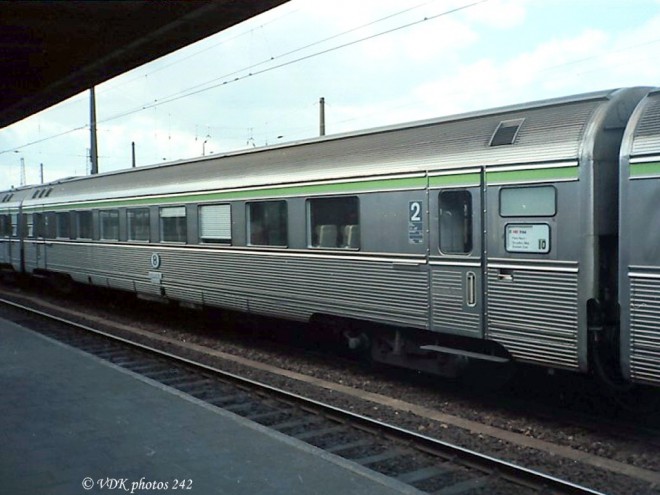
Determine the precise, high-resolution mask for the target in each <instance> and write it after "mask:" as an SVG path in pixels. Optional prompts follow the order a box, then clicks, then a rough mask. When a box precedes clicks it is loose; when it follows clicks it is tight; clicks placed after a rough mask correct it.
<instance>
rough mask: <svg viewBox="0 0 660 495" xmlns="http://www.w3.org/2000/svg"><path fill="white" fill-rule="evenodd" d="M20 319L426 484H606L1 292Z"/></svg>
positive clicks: (526, 488)
mask: <svg viewBox="0 0 660 495" xmlns="http://www.w3.org/2000/svg"><path fill="white" fill-rule="evenodd" d="M0 304H3V305H5V306H8V307H11V308H13V309H15V310H19V311H21V312H22V314H23V315H25V316H24V317H22V318H20V317H19V318H18V319H19V320H21V321H19V323H22V324H24V325H26V326H29V327H31V328H33V327H34V326H35V318H39V319H46V320H47V321H48V322H50V323H49V324H46V325H44V321H43V320H41V321H40V324H39V328H38V331H39V332H40V333H43V334H46V335H47V336H49V337H51V338H54V339H56V340H59V341H62V342H65V343H67V344H69V345H71V346H74V347H77V348H79V349H81V350H83V351H85V352H88V353H90V354H93V355H95V356H97V357H99V358H101V359H104V360H106V361H109V362H111V363H113V364H115V365H117V366H121V367H123V368H125V369H128V370H130V371H132V372H134V373H137V374H139V375H142V376H144V377H147V378H149V379H152V380H156V381H158V382H160V383H163V384H165V385H167V386H170V387H173V388H175V389H177V390H179V391H181V392H183V393H186V394H189V395H190V396H192V397H195V398H196V399H199V400H202V401H205V402H207V403H209V404H212V405H214V406H217V407H220V408H222V409H225V410H228V411H231V412H233V413H235V414H238V415H240V416H242V417H245V418H247V419H249V420H252V421H255V422H257V423H260V424H262V425H264V426H267V427H269V428H272V429H274V430H277V431H280V432H281V433H283V434H286V435H289V436H292V437H295V438H297V439H299V440H302V441H305V442H307V443H309V444H311V445H314V446H316V447H318V448H321V449H323V450H326V451H327V452H330V453H332V454H335V455H338V456H341V457H344V458H346V459H349V460H352V461H354V462H356V463H358V464H361V465H363V466H366V467H368V468H370V469H373V470H375V471H378V472H380V473H382V474H385V475H388V476H391V477H393V478H396V479H398V480H399V481H401V482H404V483H407V484H409V485H411V487H414V488H416V489H418V490H420V491H422V492H428V493H437V494H445V495H448V494H453V493H488V494H497V493H503V494H504V493H507V494H508V493H530V494H531V493H543V494H581V495H586V494H591V495H595V494H598V493H601V492H598V491H595V490H592V489H589V488H586V487H582V486H579V485H576V484H574V483H570V482H568V481H565V480H562V479H559V478H556V477H552V476H548V475H546V474H544V473H540V472H537V471H534V470H530V469H526V468H523V467H520V466H517V465H515V464H512V463H509V462H506V461H503V460H500V459H497V458H494V457H491V456H486V455H483V454H480V453H477V452H474V451H471V450H468V449H465V448H462V447H459V446H456V445H452V444H450V443H447V442H443V441H440V440H437V439H435V438H431V437H429V436H425V435H421V434H419V433H416V432H412V431H408V430H406V429H403V428H400V427H397V426H393V425H390V424H387V423H385V422H382V421H377V420H375V419H372V418H368V417H365V416H362V415H358V414H355V413H353V412H351V411H348V410H344V409H341V408H338V407H335V406H332V405H329V404H325V403H323V402H320V401H318V400H311V399H308V398H305V397H303V396H300V395H297V394H292V393H290V392H288V391H286V390H283V389H280V388H276V387H273V386H270V385H266V384H262V383H259V382H257V381H254V380H251V379H247V378H244V377H241V376H238V375H236V374H233V373H228V372H226V371H223V370H220V369H217V368H213V367H210V366H207V365H204V364H201V363H197V362H194V361H191V360H189V359H186V358H183V357H180V356H177V355H175V354H172V353H169V352H165V351H163V350H160V349H156V348H153V347H150V346H147V345H144V344H140V343H136V342H132V341H130V340H127V339H124V338H121V337H117V336H114V335H111V334H109V333H106V332H104V331H101V330H98V329H94V328H92V327H89V326H86V325H82V324H80V323H77V322H73V321H70V320H67V319H65V318H62V317H59V316H55V315H52V314H49V313H46V312H44V311H41V310H36V309H34V308H30V307H28V306H25V305H23V304H19V303H16V302H14V301H9V300H5V299H0Z"/></svg>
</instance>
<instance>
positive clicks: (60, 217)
mask: <svg viewBox="0 0 660 495" xmlns="http://www.w3.org/2000/svg"><path fill="white" fill-rule="evenodd" d="M56 220H57V237H58V238H61V239H70V238H71V215H70V214H69V212H68V211H67V212H61V213H56Z"/></svg>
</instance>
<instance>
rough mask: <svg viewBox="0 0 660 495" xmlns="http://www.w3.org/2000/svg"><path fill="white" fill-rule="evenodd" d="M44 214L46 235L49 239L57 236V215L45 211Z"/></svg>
mask: <svg viewBox="0 0 660 495" xmlns="http://www.w3.org/2000/svg"><path fill="white" fill-rule="evenodd" d="M44 216H45V222H44V233H45V236H44V237H46V238H48V239H54V238H55V237H57V217H56V215H55V213H53V212H49V213H44Z"/></svg>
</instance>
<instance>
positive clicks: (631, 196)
mask: <svg viewBox="0 0 660 495" xmlns="http://www.w3.org/2000/svg"><path fill="white" fill-rule="evenodd" d="M620 187H621V196H620V205H621V208H620V235H619V246H620V247H619V251H620V253H621V254H620V263H619V290H620V301H621V337H620V347H621V361H622V365H623V373H624V375H625V377H626V378H627V379H629V380H634V381H644V382H649V383H653V384H655V385H660V90H658V91H654V92H652V93H650V94H649V95H648V96H647V97H646V98H645V99H644V100H643V101H642V103H641V104H640V105H639V106H638V108H637V109H636V110H635V113H634V115H633V116H632V118H631V120H630V125H629V126H628V129H627V131H626V135H625V137H624V140H623V145H622V147H621V182H620Z"/></svg>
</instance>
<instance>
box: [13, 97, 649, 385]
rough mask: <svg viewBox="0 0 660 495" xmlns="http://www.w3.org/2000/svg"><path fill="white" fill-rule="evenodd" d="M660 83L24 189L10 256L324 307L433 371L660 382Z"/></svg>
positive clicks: (72, 273)
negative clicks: (491, 366) (515, 365)
mask: <svg viewBox="0 0 660 495" xmlns="http://www.w3.org/2000/svg"><path fill="white" fill-rule="evenodd" d="M648 93H649V88H626V89H620V90H613V91H603V92H597V93H590V94H586V95H579V96H574V97H568V98H561V99H553V100H547V101H542V102H536V103H532V104H525V105H516V106H510V107H506V108H499V109H495V110H488V111H483V112H474V113H469V114H464V115H459V116H452V117H447V118H440V119H434V120H427V121H422V122H415V123H411V124H405V125H400V126H394V127H387V128H381V129H376V130H369V131H363V132H356V133H351V134H344V135H336V136H327V137H322V138H318V139H312V140H308V141H303V142H298V143H292V144H282V145H277V146H270V147H265V148H256V149H253V150H249V151H241V152H235V153H227V154H225V155H222V156H213V157H205V158H200V159H196V160H191V161H181V162H175V163H168V164H163V165H158V166H152V167H140V168H137V169H129V170H125V171H119V172H111V173H105V174H101V175H97V176H92V177H82V178H70V179H64V180H59V181H56V182H52V183H49V184H44V185H39V186H33V187H24V188H19V189H13V190H9V191H6V192H4V193H0V200H1V201H2V203H0V234H1V236H2V237H1V238H0V263H2V266H3V267H4V268H5V269H9V270H12V271H18V272H24V273H27V274H32V275H35V276H43V277H49V278H51V279H55V280H60V281H66V280H73V281H75V282H79V283H83V284H92V285H99V286H104V287H110V288H116V289H122V290H126V291H131V292H135V293H137V294H138V295H140V296H142V297H151V298H157V299H164V300H175V301H181V302H183V303H186V304H193V305H198V306H215V307H221V308H229V309H232V310H239V311H243V312H248V313H255V314H259V315H271V316H277V317H282V318H288V319H293V320H301V321H309V320H313V321H316V322H319V323H320V325H319V326H315V325H312V326H310V331H311V330H312V329H314V328H323V329H329V328H332V329H333V330H335V331H337V329H339V330H338V333H340V334H342V335H343V336H345V337H346V339H347V342H348V343H349V345H350V346H352V347H356V348H357V347H363V348H368V349H369V350H370V352H371V355H372V357H373V358H374V359H375V360H377V361H381V362H385V363H389V364H393V365H397V366H404V367H409V368H413V369H419V370H424V371H428V372H432V373H438V374H443V375H453V374H456V373H457V372H458V371H459V370H460V369H461V368H462V367H463V366H464V364H465V363H466V362H469V361H474V360H480V361H487V362H494V363H504V362H507V361H510V360H513V361H519V362H526V363H533V364H537V365H541V366H545V367H549V368H558V369H567V370H573V371H579V372H590V371H592V370H593V369H595V370H599V371H600V372H601V373H603V374H606V375H611V376H617V375H620V374H623V376H625V378H626V379H627V380H629V381H630V382H640V383H646V384H653V385H660V364H658V363H659V361H660V315H659V313H660V311H659V310H660V302H659V301H660V233H658V229H657V226H658V225H660V218H659V217H658V215H659V213H658V211H660V210H658V209H657V199H658V197H659V196H658V194H659V192H660V94H658V93H657V92H651V93H650V94H648ZM647 94H648V96H647ZM640 102H641V103H640ZM631 115H632V118H631ZM626 126H628V130H626ZM624 134H625V138H624ZM622 140H623V146H622ZM620 154H621V156H620ZM620 176H621V177H620ZM619 189H620V193H619ZM619 197H620V199H621V204H620V208H619ZM619 210H620V212H621V213H620V218H619ZM619 221H620V228H619ZM619 304H620V308H621V310H620V314H621V316H620V317H619ZM327 322H331V323H332V324H331V325H325V323H327Z"/></svg>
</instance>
